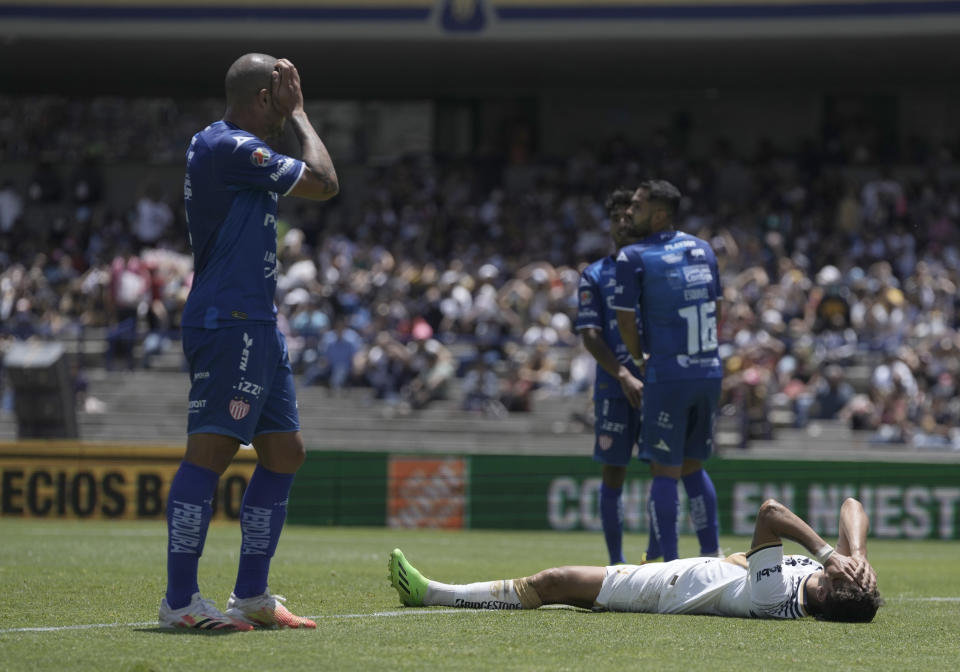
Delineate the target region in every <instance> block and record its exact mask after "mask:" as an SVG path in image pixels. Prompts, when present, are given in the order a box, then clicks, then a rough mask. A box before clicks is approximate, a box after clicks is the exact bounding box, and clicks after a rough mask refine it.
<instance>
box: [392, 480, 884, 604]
mask: <svg viewBox="0 0 960 672" xmlns="http://www.w3.org/2000/svg"><path fill="white" fill-rule="evenodd" d="M868 526H869V521H868V519H867V514H866V512H865V511H864V509H863V506H862V505H861V504H860V502H858V501H857V500H855V499H852V498H851V499H847V500H846V501H845V502H844V503H843V505H842V507H841V509H840V534H839V539H838V541H837V547H836V549H834V548H833V547H832V546H830V545H829V544H827V543H826V542H825V541H824V540H823V539H822V538H821V537H820V535H818V534H817V533H816V532H815V531H814V530H813V528H811V527H810V526H809V525H807V523H805V522H804V521H803V520H801V519H800V518H799V517H798V516H796V515H795V514H794V513H793V512H792V511H790V510H789V509H788V508H787V507H785V506H783V505H782V504H780V503H779V502H776V501H775V500H772V499H771V500H767V501H766V502H764V503H763V505H762V506H761V507H760V511H759V512H758V513H757V522H756V526H755V528H754V535H753V544H752V548H751V550H750V551H749V552H748V553H735V554H734V555H731V556H728V557H727V558H685V559H680V560H673V561H670V562H665V563H649V564H645V565H611V566H609V567H575V566H571V567H557V568H553V569H546V570H544V571H542V572H539V573H537V574H534V575H533V576H528V577H525V578H522V579H508V580H505V581H483V582H478V583H471V584H465V585H451V584H444V583H439V582H437V581H431V580H429V579H426V578H425V577H423V576H422V575H421V574H420V572H418V571H417V570H416V568H414V567H413V565H411V564H410V563H409V562H408V561H407V560H406V558H405V557H404V555H403V553H402V552H401V551H400V550H399V549H395V550H394V551H393V552H392V553H391V554H390V561H389V569H390V582H391V584H392V585H393V587H394V588H395V589H396V590H397V593H398V594H399V595H400V600H401V601H402V602H403V603H404V604H405V605H407V606H448V607H467V608H473V609H536V608H537V607H539V606H541V605H545V604H569V605H573V606H578V607H584V608H592V609H595V610H609V611H631V612H644V613H659V614H713V615H716V616H738V617H742V618H801V617H803V616H816V617H817V618H820V619H822V620H833V621H847V622H869V621H871V620H873V617H874V616H875V615H876V612H877V609H878V608H879V607H880V606H881V605H882V604H883V600H882V599H881V598H880V595H879V593H878V592H877V576H876V572H874V570H873V567H871V566H870V563H869V562H868V560H867V544H866V537H867V528H868ZM783 539H789V540H791V541H795V542H797V543H799V544H800V545H802V546H803V547H804V548H805V549H807V551H809V552H810V553H811V554H812V555H813V556H815V557H816V560H814V559H812V558H809V557H807V556H805V555H788V556H784V555H783V542H782V540H783Z"/></svg>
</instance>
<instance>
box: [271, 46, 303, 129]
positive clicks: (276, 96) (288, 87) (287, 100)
mask: <svg viewBox="0 0 960 672" xmlns="http://www.w3.org/2000/svg"><path fill="white" fill-rule="evenodd" d="M270 89H271V90H270V93H271V95H272V99H273V106H274V108H275V109H276V110H277V112H278V113H279V114H280V115H282V116H283V118H284V119H289V118H290V116H291V115H292V114H293V113H294V112H297V111H298V110H302V109H303V91H302V90H301V89H300V73H298V72H297V68H296V67H295V66H294V65H293V63H291V62H290V61H288V60H287V59H285V58H281V59H279V60H278V61H277V63H276V65H274V66H273V72H272V73H271V74H270Z"/></svg>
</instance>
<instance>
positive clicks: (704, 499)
mask: <svg viewBox="0 0 960 672" xmlns="http://www.w3.org/2000/svg"><path fill="white" fill-rule="evenodd" d="M683 487H684V488H685V489H686V491H687V500H688V501H689V502H690V520H692V521H693V529H694V530H696V532H697V539H699V540H700V555H702V556H705V557H706V556H713V555H716V554H717V552H718V551H719V550H720V531H719V525H718V524H717V491H716V489H715V488H714V487H713V481H712V480H710V475H709V474H707V472H706V470H705V469H699V470H697V471H695V472H693V473H692V474H687V475H686V476H684V477H683Z"/></svg>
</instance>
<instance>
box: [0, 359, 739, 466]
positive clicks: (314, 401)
mask: <svg viewBox="0 0 960 672" xmlns="http://www.w3.org/2000/svg"><path fill="white" fill-rule="evenodd" d="M87 377H88V381H89V385H88V396H89V397H93V398H95V399H97V400H99V402H101V404H102V412H99V413H89V412H82V411H81V412H79V413H78V414H77V420H78V425H79V429H80V436H81V438H83V439H84V440H88V441H129V442H132V443H152V444H156V443H162V444H170V445H183V442H184V434H185V429H186V415H185V414H184V410H185V406H186V399H187V392H188V390H189V381H188V377H187V376H186V375H185V374H184V373H182V372H179V371H177V372H160V371H154V370H151V371H133V372H128V371H105V370H93V371H88V372H87ZM297 393H298V399H299V403H300V415H301V424H302V428H303V433H304V437H305V439H306V441H307V444H308V445H309V446H313V447H318V448H324V449H345V450H388V451H407V452H428V453H443V452H449V453H460V452H462V453H465V454H471V453H511V454H512V453H517V454H550V455H587V456H589V455H590V454H591V453H592V447H591V446H592V434H593V433H592V429H591V428H590V427H589V426H585V424H584V423H583V422H581V421H579V420H575V419H573V418H574V414H579V415H582V414H583V413H584V412H585V411H586V410H588V409H589V407H590V401H589V399H588V398H587V395H581V396H577V397H573V398H564V397H548V398H543V399H537V400H535V401H534V404H533V411H532V412H531V413H511V414H508V415H507V416H505V417H501V418H491V417H485V416H482V415H480V414H478V413H473V412H467V411H462V410H460V404H461V399H460V397H459V390H458V389H456V388H455V389H454V390H453V394H452V395H451V398H450V399H445V400H439V401H437V402H434V403H433V404H431V405H430V406H429V407H427V408H426V409H423V410H419V411H410V412H409V413H406V414H404V413H401V412H400V411H399V408H398V407H397V406H390V405H388V404H385V403H384V402H381V401H377V400H374V399H372V398H371V392H370V390H367V389H349V390H345V391H343V393H342V394H331V393H330V392H329V391H328V390H326V389H325V388H319V387H310V388H299V389H298V391H297ZM14 438H16V419H15V418H14V417H13V415H12V413H7V414H5V415H4V414H0V439H6V440H12V439H14ZM717 442H718V445H720V446H737V445H739V443H740V431H739V426H738V424H737V422H736V421H735V419H721V422H720V425H719V427H718V435H717Z"/></svg>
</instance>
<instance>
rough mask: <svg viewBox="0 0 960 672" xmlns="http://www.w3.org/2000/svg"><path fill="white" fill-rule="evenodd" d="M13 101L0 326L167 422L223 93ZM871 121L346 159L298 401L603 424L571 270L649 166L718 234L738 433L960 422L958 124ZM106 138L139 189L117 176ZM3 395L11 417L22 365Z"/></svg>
mask: <svg viewBox="0 0 960 672" xmlns="http://www.w3.org/2000/svg"><path fill="white" fill-rule="evenodd" d="M0 113H2V116H4V117H6V118H9V119H11V120H12V122H13V123H11V124H7V125H4V126H2V127H0V147H2V149H3V153H4V156H5V157H6V158H7V160H8V164H9V165H8V168H13V169H16V168H18V167H19V168H20V169H23V168H26V169H27V170H25V171H24V170H18V171H17V172H13V171H12V170H11V171H8V172H6V173H4V175H8V176H10V177H11V179H8V180H7V181H6V182H4V183H3V185H2V187H0V343H10V342H12V341H13V340H15V339H21V340H22V339H29V338H41V339H55V340H59V341H63V342H65V343H66V344H67V345H68V349H69V350H70V351H71V352H73V353H75V354H76V355H77V364H78V367H77V377H78V386H79V387H80V388H81V389H82V388H83V387H84V384H83V381H84V380H86V391H87V395H86V396H87V402H86V406H84V407H83V408H82V409H81V416H82V417H83V421H82V422H81V426H82V428H83V430H82V431H83V436H84V437H86V438H109V437H116V438H120V437H123V436H125V435H124V432H125V431H127V430H125V429H123V427H124V426H126V427H128V428H131V429H132V428H133V427H142V424H143V422H148V423H150V425H151V426H154V427H155V428H156V432H157V436H158V438H161V437H162V438H167V437H168V436H169V437H170V438H171V439H172V438H174V437H179V436H180V435H181V433H182V423H183V416H182V414H181V411H182V403H183V398H184V390H185V386H186V380H185V376H183V375H182V374H177V373H176V372H178V371H179V370H180V367H181V358H180V355H179V343H178V340H177V325H178V319H179V313H180V310H181V309H182V305H183V301H184V299H185V297H186V294H187V292H188V291H189V283H190V274H191V258H190V255H189V249H188V247H187V242H186V236H185V234H184V231H185V227H184V225H183V218H182V208H181V205H180V199H179V196H178V194H177V192H176V186H175V183H174V186H173V187H171V181H170V179H169V176H170V175H171V174H174V175H175V174H176V173H177V172H178V169H179V163H180V161H181V159H180V157H179V154H180V145H182V144H183V142H184V141H185V139H186V138H188V137H189V136H190V134H191V132H192V131H194V130H196V129H197V128H199V127H200V126H202V125H203V123H205V121H207V120H209V119H211V118H215V117H216V116H217V115H218V110H217V109H216V108H215V106H214V105H213V103H202V102H201V103H196V104H194V105H190V106H177V105H174V104H172V103H171V102H170V101H164V100H119V99H94V100H93V101H85V102H78V101H70V100H62V99H56V98H50V99H42V100H37V99H0ZM120 119H122V120H124V121H125V123H124V124H117V120H120ZM129 120H135V123H133V124H132V125H131V124H129V123H126V122H127V121H129ZM119 127H122V128H123V133H122V134H119V135H118V134H117V133H114V132H112V130H111V129H114V128H119ZM90 129H93V132H90ZM98 129H99V130H98ZM871 142H872V141H871V140H870V139H869V138H862V137H858V136H856V135H852V134H850V133H845V132H844V131H843V129H835V131H834V133H833V135H832V136H830V137H827V138H825V139H824V140H823V142H821V143H807V144H805V145H804V146H803V147H796V148H776V147H773V146H772V145H769V144H762V145H761V146H760V147H759V149H758V150H757V151H756V152H755V153H753V154H752V155H750V156H741V155H738V154H737V153H736V152H734V151H733V149H732V148H730V147H729V146H728V145H727V144H725V143H724V142H723V141H722V139H721V140H719V141H718V143H717V145H716V147H715V149H714V151H713V152H712V153H711V154H709V155H707V156H688V155H686V153H685V152H684V143H683V139H682V137H676V136H673V135H670V134H666V133H665V134H662V135H660V134H658V135H657V136H655V137H650V138H644V139H642V140H641V141H633V142H630V141H627V140H626V139H624V138H619V137H618V138H610V139H609V140H608V141H607V142H606V143H604V144H603V145H602V146H598V147H597V148H595V149H594V150H591V151H586V150H585V151H582V152H580V153H578V154H576V155H574V156H569V157H553V156H546V155H538V154H537V153H536V152H533V151H532V150H531V148H529V147H526V146H508V147H506V148H505V151H503V152H502V153H501V154H497V155H493V156H487V155H484V156H474V157H447V156H440V155H418V156H410V157H403V158H399V159H397V160H396V161H393V162H391V163H389V164H387V165H378V166H376V167H360V166H345V167H344V168H343V169H342V171H341V172H342V173H344V174H345V175H349V176H350V182H348V184H349V186H348V188H347V189H345V192H350V193H349V194H348V193H345V194H344V195H343V197H342V199H340V202H337V201H335V202H333V203H332V204H330V205H319V206H316V205H312V204H304V203H297V202H293V201H288V202H286V203H285V204H284V205H283V207H282V208H281V214H282V216H283V217H284V221H283V222H282V223H281V232H280V236H281V239H280V247H281V252H280V258H281V260H282V272H281V275H280V277H279V294H278V297H277V303H278V306H279V307H280V324H281V328H282V329H284V331H285V332H286V333H287V334H288V338H289V342H290V346H291V354H292V356H293V358H294V360H295V364H296V366H297V370H298V372H299V373H300V374H301V382H302V383H303V384H304V385H305V386H308V387H305V389H304V391H303V393H302V394H303V395H304V398H305V399H309V400H311V401H309V402H307V403H306V404H304V403H303V402H302V406H303V405H306V406H307V407H309V408H313V409H317V413H318V414H316V415H314V414H311V415H309V417H307V414H306V413H305V414H304V415H305V419H304V420H305V423H313V422H316V423H317V424H316V426H315V429H316V433H317V434H318V435H319V434H325V436H326V437H327V438H326V439H325V442H326V441H327V440H329V442H330V443H334V444H335V443H336V442H337V441H338V440H339V438H338V435H337V432H341V431H347V429H348V428H349V426H350V420H351V419H355V416H352V415H350V412H355V413H357V414H358V415H359V416H362V417H367V418H369V417H379V418H386V419H390V420H391V421H394V422H402V423H406V424H408V425H409V426H410V427H411V428H413V429H416V431H418V432H420V431H421V430H423V431H424V432H426V435H427V436H434V434H430V433H429V432H427V430H426V428H428V427H429V428H430V430H429V431H430V432H442V428H443V427H444V423H445V422H447V420H450V419H455V422H456V423H457V426H458V427H461V428H462V427H469V426H471V425H470V423H471V422H474V419H475V420H476V422H478V423H483V424H482V426H483V428H484V431H487V428H490V427H498V428H500V429H499V430H496V431H503V432H506V433H510V432H516V433H517V434H524V433H525V434H526V435H528V436H525V438H524V439H523V440H524V441H525V442H535V441H537V440H539V439H537V438H536V437H537V435H542V436H543V437H545V438H544V440H550V436H551V434H553V435H557V434H563V433H564V432H565V431H568V430H569V429H570V428H571V427H573V426H574V425H576V426H577V427H579V428H580V429H582V428H583V427H584V426H586V425H588V424H589V417H583V416H584V415H585V408H586V406H587V404H586V403H585V401H586V390H588V389H589V385H590V376H591V374H592V372H591V366H590V359H589V357H588V356H587V355H586V354H585V353H584V351H583V350H582V348H580V347H579V344H578V339H577V337H576V335H575V334H574V333H573V332H572V330H571V325H572V320H573V318H574V317H575V311H576V303H575V301H576V297H575V287H576V284H577V278H578V270H579V268H581V267H582V265H583V264H584V263H585V262H588V261H590V260H592V259H594V258H596V257H598V256H600V255H602V254H604V253H606V252H607V251H608V237H607V234H606V221H605V214H604V212H603V208H602V201H603V197H604V195H605V193H606V192H607V191H608V190H610V189H611V188H613V187H615V186H618V185H633V184H636V183H637V182H639V181H640V180H641V179H642V178H644V177H645V176H648V175H657V176H659V177H663V178H666V179H670V180H671V181H673V182H675V183H676V184H677V185H678V186H679V187H680V189H681V191H683V192H684V194H685V196H686V198H685V200H684V204H683V211H682V215H681V224H680V226H681V228H683V229H684V230H686V231H688V232H691V233H694V234H696V235H699V236H701V237H704V238H707V239H708V240H710V241H711V242H712V243H713V245H714V247H715V249H716V250H717V252H718V257H719V259H720V263H721V267H722V274H723V280H724V286H725V307H724V315H725V317H724V320H723V323H722V326H721V341H722V342H723V343H724V349H725V352H724V354H725V357H726V367H727V377H726V379H725V392H724V404H725V410H724V414H725V421H724V422H725V423H726V425H728V426H730V427H732V428H733V429H734V430H735V431H733V432H732V433H731V436H732V437H734V438H733V440H732V442H733V443H737V442H740V441H741V439H742V440H743V441H746V440H762V439H769V438H771V437H772V436H773V433H774V425H777V426H780V427H796V428H802V427H805V426H806V425H808V423H810V422H811V421H813V420H817V421H822V420H836V421H838V422H839V423H840V426H846V427H850V428H852V429H855V430H857V431H858V432H859V433H860V434H859V435H860V436H861V437H864V438H865V439H866V440H869V441H871V442H874V443H893V444H911V445H913V446H915V447H918V448H935V449H945V450H950V449H956V448H960V434H958V430H957V429H956V428H957V427H958V426H960V399H958V395H957V394H956V382H957V380H958V377H960V357H958V349H960V338H958V335H957V334H958V332H957V326H958V319H960V315H958V312H957V311H958V300H957V298H956V297H957V296H958V295H960V294H958V292H957V285H958V283H960V234H958V226H957V224H958V221H960V188H958V185H960V174H958V172H957V170H956V168H955V167H954V164H953V157H954V155H955V152H956V151H957V149H958V148H957V147H950V146H931V145H929V144H924V143H923V142H920V141H917V142H915V143H913V144H912V145H911V147H910V148H909V151H905V152H904V153H903V154H902V155H900V156H891V155H890V152H889V151H887V150H886V149H884V148H881V147H879V146H876V145H875V144H871ZM878 156H884V157H886V158H887V159H891V160H893V161H894V162H893V163H884V164H883V165H879V164H878V162H877V160H876V158H875V157H878ZM17 162H19V163H17ZM12 164H16V165H12ZM118 164H119V165H122V166H123V173H124V175H123V180H124V185H125V188H123V189H118V188H117V185H116V184H113V183H112V182H111V178H109V177H108V175H110V176H116V174H117V171H115V170H112V169H111V170H108V169H107V167H108V166H115V165H118ZM161 177H162V178H163V179H160V178H161ZM116 179H120V178H116ZM129 184H137V185H139V186H140V189H139V190H136V191H134V190H131V189H127V188H126V185H129ZM0 347H2V346H0ZM147 369H149V372H147V371H145V370H147ZM130 370H133V371H135V373H130V372H129V371H130ZM314 385H316V386H322V387H323V391H320V390H319V388H314V387H312V386H314ZM138 386H139V387H145V388H149V390H150V392H151V397H150V399H142V398H138V397H137V396H136V395H132V394H131V388H136V387H138ZM161 390H162V391H163V392H162V394H161ZM327 390H329V391H330V393H329V396H328V393H327ZM177 400H179V401H177ZM98 402H99V405H98ZM314 402H316V403H314ZM141 404H143V405H144V406H146V407H150V408H151V410H150V411H147V410H145V408H143V407H141V406H140V405H141ZM2 406H3V407H4V408H5V409H6V411H5V413H6V416H5V417H6V418H7V421H6V422H7V425H6V426H7V427H8V428H9V409H10V408H11V404H10V395H9V390H7V392H6V393H5V395H4V402H3V404H2ZM320 409H332V410H331V411H329V412H328V411H325V410H324V411H322V414H321V411H320ZM531 411H532V413H531ZM140 414H142V415H140ZM121 415H122V416H124V417H128V418H129V421H127V420H125V421H124V423H118V422H117V420H118V418H119V417H120V416H121ZM161 415H162V416H163V417H160V416H161ZM451 421H452V420H451ZM125 423H126V424H125ZM308 426H311V427H313V425H308ZM321 428H323V432H321ZM530 430H534V431H530ZM386 434H389V432H385V436H384V437H383V438H382V440H390V437H389V436H386ZM138 435H139V436H142V434H138ZM373 440H374V439H373V438H371V441H373ZM452 440H453V438H451V437H444V438H443V439H442V440H441V441H438V443H437V445H440V444H441V443H443V442H447V441H452ZM576 442H577V445H578V449H581V450H582V446H581V444H582V438H577V439H576ZM428 444H429V441H427V442H426V444H424V445H428ZM553 445H554V446H556V445H557V444H556V441H554V442H553ZM426 449H429V447H427V448H426Z"/></svg>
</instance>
